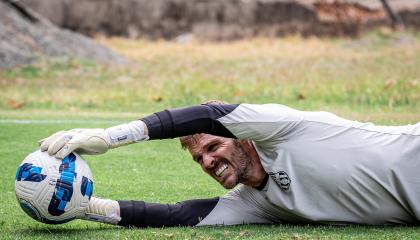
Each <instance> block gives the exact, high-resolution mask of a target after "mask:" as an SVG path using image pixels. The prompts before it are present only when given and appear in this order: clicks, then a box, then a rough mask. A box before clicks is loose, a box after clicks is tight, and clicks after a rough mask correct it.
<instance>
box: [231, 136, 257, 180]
mask: <svg viewBox="0 0 420 240" xmlns="http://www.w3.org/2000/svg"><path fill="white" fill-rule="evenodd" d="M233 145H234V150H233V151H232V158H231V159H232V160H234V161H235V162H236V163H237V168H236V169H235V175H236V180H237V181H236V184H235V186H236V185H237V184H238V183H245V182H247V181H248V179H249V174H250V169H252V161H251V157H250V156H249V155H248V154H247V153H246V152H245V150H244V149H243V147H242V144H241V143H240V142H239V141H238V140H234V143H233Z"/></svg>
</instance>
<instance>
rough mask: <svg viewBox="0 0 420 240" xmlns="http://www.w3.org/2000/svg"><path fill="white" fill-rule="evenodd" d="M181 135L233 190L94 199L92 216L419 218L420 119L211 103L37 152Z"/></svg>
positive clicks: (194, 220) (56, 142) (124, 221)
mask: <svg viewBox="0 0 420 240" xmlns="http://www.w3.org/2000/svg"><path fill="white" fill-rule="evenodd" d="M175 137H180V140H181V145H182V147H183V148H186V149H188V150H189V151H190V153H191V155H192V157H193V159H194V161H196V162H197V163H198V164H200V165H201V167H202V169H203V170H204V171H205V172H206V173H207V174H209V175H210V176H212V177H213V178H214V179H215V180H216V181H218V182H219V183H220V184H221V185H223V187H225V188H227V189H233V188H234V187H235V186H236V188H234V189H233V190H231V191H230V192H229V193H227V194H226V195H225V196H222V197H219V198H213V199H200V200H189V201H184V202H180V203H177V204H172V205H171V204H157V203H146V202H143V201H114V200H108V199H98V198H92V200H91V202H90V205H89V207H88V209H87V212H86V219H88V220H94V221H102V222H106V223H111V224H118V225H122V226H139V227H146V226H153V227H158V226H159V227H161V226H203V225H217V224H224V225H232V224H245V223H283V222H287V223H326V224H375V225H376V224H415V223H417V222H418V221H419V219H420V122H419V123H417V124H415V125H407V126H392V127H391V126H375V125H373V124H371V123H360V122H356V121H350V120H346V119H343V118H340V117H337V116H336V115H334V114H331V113H327V112H304V111H299V110H295V109H292V108H289V107H286V106H282V105H277V104H266V105H252V104H239V105H234V104H223V103H220V102H210V103H208V104H203V105H199V106H192V107H186V108H181V109H171V110H164V111H162V112H157V113H154V114H152V115H150V116H147V117H145V118H143V119H141V120H137V121H133V122H130V123H127V124H122V125H118V126H115V127H111V128H108V129H74V130H70V131H62V132H58V133H56V134H54V135H52V136H50V137H48V138H46V139H44V140H41V150H42V151H48V153H49V154H50V155H55V156H56V157H57V158H63V157H65V156H66V155H68V154H69V153H70V152H72V151H76V152H78V153H80V154H101V153H105V152H106V151H107V150H108V149H110V148H116V147H119V146H122V145H126V144H130V143H135V142H140V141H145V140H154V139H165V138H175Z"/></svg>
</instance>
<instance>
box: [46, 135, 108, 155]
mask: <svg viewBox="0 0 420 240" xmlns="http://www.w3.org/2000/svg"><path fill="white" fill-rule="evenodd" d="M40 144H41V151H48V154H50V155H55V157H56V158H60V159H63V158H64V157H65V156H67V155H68V154H70V153H71V152H73V151H75V152H77V153H79V154H102V153H105V152H106V151H108V149H109V148H110V140H109V137H108V136H107V134H106V132H105V129H100V128H96V129H72V130H69V131H60V132H57V133H55V134H53V135H51V136H50V137H48V138H45V139H43V140H41V141H40Z"/></svg>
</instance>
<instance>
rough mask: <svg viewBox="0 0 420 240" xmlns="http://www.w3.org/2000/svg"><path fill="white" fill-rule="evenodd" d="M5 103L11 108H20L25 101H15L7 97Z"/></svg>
mask: <svg viewBox="0 0 420 240" xmlns="http://www.w3.org/2000/svg"><path fill="white" fill-rule="evenodd" d="M6 105H7V106H8V107H9V108H11V109H19V108H22V107H23V106H25V102H23V101H17V100H14V99H9V100H7V102H6Z"/></svg>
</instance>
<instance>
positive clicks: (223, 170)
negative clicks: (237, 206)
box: [189, 134, 251, 189]
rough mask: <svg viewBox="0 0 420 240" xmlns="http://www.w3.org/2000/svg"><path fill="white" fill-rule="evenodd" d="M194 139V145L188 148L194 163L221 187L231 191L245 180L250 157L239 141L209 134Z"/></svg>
mask: <svg viewBox="0 0 420 240" xmlns="http://www.w3.org/2000/svg"><path fill="white" fill-rule="evenodd" d="M194 137H195V138H196V143H195V144H194V145H192V146H190V147H189V150H190V153H191V155H192V157H193V159H194V161H196V162H197V163H199V164H200V165H201V168H202V169H203V170H204V171H205V172H206V173H208V174H209V175H210V176H212V177H213V178H214V179H215V180H216V181H218V182H219V183H220V184H222V185H223V187H225V188H226V189H231V188H233V187H235V186H236V185H237V184H238V183H239V182H243V181H244V180H246V179H247V174H248V172H249V168H250V165H251V164H250V163H251V157H250V156H249V154H247V153H246V152H245V150H244V149H243V147H242V145H241V143H240V142H239V141H237V140H234V139H230V138H223V137H217V136H213V135H209V134H199V135H196V136H194Z"/></svg>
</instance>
